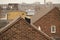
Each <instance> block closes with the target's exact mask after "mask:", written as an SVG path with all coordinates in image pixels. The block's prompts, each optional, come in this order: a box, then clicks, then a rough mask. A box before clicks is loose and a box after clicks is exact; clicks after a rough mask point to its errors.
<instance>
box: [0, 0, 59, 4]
mask: <svg viewBox="0 0 60 40" xmlns="http://www.w3.org/2000/svg"><path fill="white" fill-rule="evenodd" d="M23 2H24V3H29V4H31V3H34V2H40V3H41V4H43V3H44V0H0V4H8V3H23ZM46 2H53V3H60V0H46Z"/></svg>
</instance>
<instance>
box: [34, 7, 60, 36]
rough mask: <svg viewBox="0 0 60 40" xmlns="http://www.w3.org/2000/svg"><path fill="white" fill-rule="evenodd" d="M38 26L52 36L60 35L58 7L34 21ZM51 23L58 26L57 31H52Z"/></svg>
mask: <svg viewBox="0 0 60 40" xmlns="http://www.w3.org/2000/svg"><path fill="white" fill-rule="evenodd" d="M34 24H35V25H36V26H37V28H38V26H40V27H41V29H42V31H44V32H45V33H46V34H48V35H49V36H52V37H60V32H59V31H60V11H59V9H58V8H56V7H55V8H53V9H52V10H51V11H50V12H48V13H47V14H46V15H44V16H43V17H41V18H40V19H39V20H37V21H36V22H35V23H34ZM51 25H55V26H56V33H54V34H53V33H51Z"/></svg>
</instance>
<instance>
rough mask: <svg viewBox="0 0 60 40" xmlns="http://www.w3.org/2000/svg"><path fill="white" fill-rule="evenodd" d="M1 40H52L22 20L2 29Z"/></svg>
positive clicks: (19, 19) (0, 31) (0, 32)
mask: <svg viewBox="0 0 60 40" xmlns="http://www.w3.org/2000/svg"><path fill="white" fill-rule="evenodd" d="M0 40H50V39H48V38H47V37H46V36H44V35H43V34H42V33H41V32H39V31H38V30H36V29H35V28H34V27H33V26H31V25H30V24H29V23H27V22H26V21H25V20H24V19H22V18H20V17H19V18H17V19H16V20H14V21H12V23H10V24H8V25H7V26H5V28H3V29H0Z"/></svg>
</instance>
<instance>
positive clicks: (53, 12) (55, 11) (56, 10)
mask: <svg viewBox="0 0 60 40" xmlns="http://www.w3.org/2000/svg"><path fill="white" fill-rule="evenodd" d="M50 13H51V14H57V13H58V15H59V13H60V10H59V8H57V7H54V8H53V9H52V10H50V11H49V12H48V13H46V14H45V15H44V16H42V17H40V18H39V19H38V20H37V21H35V22H34V23H33V24H35V23H36V22H38V21H40V20H41V19H42V18H43V17H45V16H46V15H48V14H50Z"/></svg>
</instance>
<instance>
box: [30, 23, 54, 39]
mask: <svg viewBox="0 0 60 40" xmlns="http://www.w3.org/2000/svg"><path fill="white" fill-rule="evenodd" d="M31 25H32V27H34V28H35V29H36V30H38V29H37V27H35V25H34V24H31ZM38 31H39V32H41V33H42V34H43V35H44V36H46V37H48V39H52V40H54V38H53V37H50V36H49V35H47V34H46V33H44V32H43V31H42V30H38Z"/></svg>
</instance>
